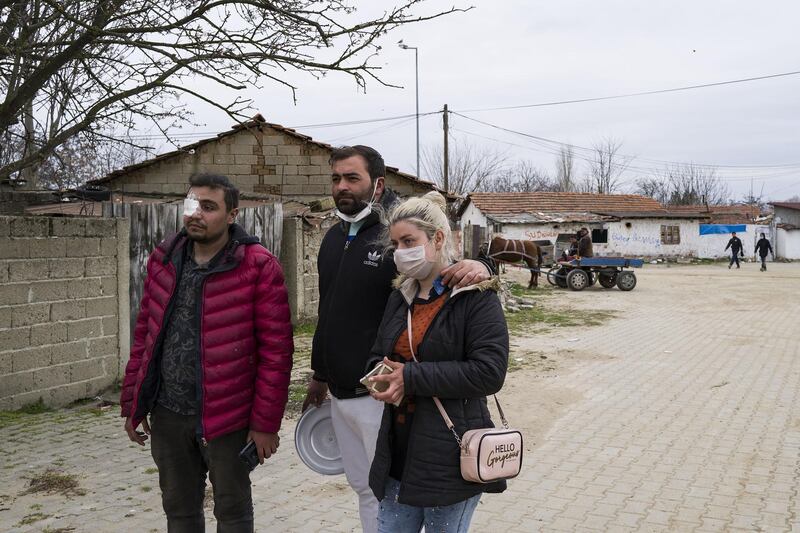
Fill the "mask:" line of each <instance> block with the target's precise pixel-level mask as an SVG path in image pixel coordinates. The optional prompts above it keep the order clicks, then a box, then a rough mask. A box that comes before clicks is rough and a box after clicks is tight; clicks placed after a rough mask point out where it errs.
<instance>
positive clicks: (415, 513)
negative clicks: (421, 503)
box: [378, 478, 481, 533]
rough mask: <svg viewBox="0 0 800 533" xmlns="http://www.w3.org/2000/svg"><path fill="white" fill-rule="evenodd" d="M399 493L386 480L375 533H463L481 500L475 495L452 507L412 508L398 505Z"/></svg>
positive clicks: (396, 483) (392, 481)
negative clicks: (420, 532)
mask: <svg viewBox="0 0 800 533" xmlns="http://www.w3.org/2000/svg"><path fill="white" fill-rule="evenodd" d="M399 491H400V482H399V481H397V480H396V479H393V478H388V479H387V481H386V494H385V495H384V498H383V500H381V505H380V508H379V509H378V533H419V530H420V529H421V528H422V526H425V532H426V533H466V532H467V531H469V523H470V521H471V520H472V513H474V512H475V508H476V507H477V506H478V500H480V499H481V495H480V494H476V495H475V496H473V497H472V498H469V499H466V500H464V501H462V502H458V503H454V504H453V505H444V506H441V507H416V506H414V505H406V504H404V503H399V502H398V501H397V494H398V492H399Z"/></svg>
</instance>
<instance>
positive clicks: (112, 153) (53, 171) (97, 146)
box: [36, 136, 151, 190]
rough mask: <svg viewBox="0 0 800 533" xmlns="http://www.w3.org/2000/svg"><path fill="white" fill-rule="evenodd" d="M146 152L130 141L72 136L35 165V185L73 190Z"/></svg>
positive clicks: (141, 158)
mask: <svg viewBox="0 0 800 533" xmlns="http://www.w3.org/2000/svg"><path fill="white" fill-rule="evenodd" d="M150 155H151V154H149V153H148V152H146V151H144V150H142V149H140V148H137V147H136V146H135V145H133V144H130V143H124V142H117V141H108V140H100V141H94V140H92V139H87V138H84V137H81V136H76V137H72V138H71V139H68V140H67V142H65V143H64V144H62V145H60V146H58V147H57V148H56V149H55V150H54V151H53V153H52V154H51V155H50V156H49V157H47V158H46V159H45V160H44V161H43V162H42V163H41V164H40V165H38V166H37V169H36V177H37V181H38V186H39V187H42V188H45V189H58V190H64V189H74V188H76V187H78V186H80V185H83V184H84V183H86V182H87V181H89V180H91V179H97V178H100V177H103V176H105V175H107V174H109V173H111V172H112V171H114V170H117V169H119V168H122V167H124V166H127V165H132V164H134V163H138V162H140V161H142V160H144V159H146V158H147V157H149V156H150Z"/></svg>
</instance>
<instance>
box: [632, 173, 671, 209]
mask: <svg viewBox="0 0 800 533" xmlns="http://www.w3.org/2000/svg"><path fill="white" fill-rule="evenodd" d="M634 193H636V194H641V195H642V196H649V197H650V198H652V199H654V200H657V201H658V202H659V203H660V204H662V205H666V204H668V203H669V199H670V184H669V180H665V179H663V178H661V177H656V176H651V177H647V178H640V179H638V180H636V188H635V190H634Z"/></svg>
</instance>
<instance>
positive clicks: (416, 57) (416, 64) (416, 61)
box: [397, 39, 421, 178]
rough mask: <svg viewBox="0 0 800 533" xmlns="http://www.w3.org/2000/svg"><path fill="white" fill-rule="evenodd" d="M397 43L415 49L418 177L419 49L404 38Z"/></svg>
mask: <svg viewBox="0 0 800 533" xmlns="http://www.w3.org/2000/svg"><path fill="white" fill-rule="evenodd" d="M397 45H398V46H399V47H400V48H402V49H403V50H414V84H415V85H416V91H415V92H416V100H417V105H416V113H415V114H416V117H417V177H418V178H419V177H421V176H420V175H419V49H418V48H417V47H416V46H409V45H407V44H405V43H404V42H403V39H400V41H398V43H397Z"/></svg>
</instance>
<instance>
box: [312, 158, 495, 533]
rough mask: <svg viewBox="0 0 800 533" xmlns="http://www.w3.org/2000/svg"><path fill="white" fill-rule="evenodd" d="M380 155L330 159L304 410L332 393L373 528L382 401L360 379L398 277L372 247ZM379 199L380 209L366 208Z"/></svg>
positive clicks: (483, 268)
mask: <svg viewBox="0 0 800 533" xmlns="http://www.w3.org/2000/svg"><path fill="white" fill-rule="evenodd" d="M385 173H386V168H385V165H384V162H383V158H382V157H381V155H380V154H379V153H378V152H377V151H375V150H374V149H372V148H370V147H368V146H351V147H343V148H338V149H336V150H334V151H333V152H332V154H331V181H332V191H331V192H332V195H333V199H334V201H335V202H336V214H337V216H339V218H340V219H341V220H342V221H341V223H339V224H337V225H335V226H333V227H332V228H330V229H329V230H328V232H327V233H326V234H325V237H324V238H323V240H322V245H321V246H320V250H319V255H318V258H317V269H318V271H319V294H320V299H319V313H318V314H319V318H318V320H317V328H316V330H315V332H314V341H313V344H312V351H311V368H312V370H313V371H314V375H313V377H312V379H311V381H310V382H309V385H308V393H307V395H306V399H305V401H304V402H303V410H305V409H306V408H307V407H308V406H309V405H311V404H314V405H319V404H320V403H322V401H323V400H325V398H326V396H327V392H328V390H330V393H331V396H332V398H331V416H332V421H333V428H334V432H335V433H336V440H337V442H338V444H339V449H340V451H341V453H342V464H343V466H344V470H345V475H346V476H347V481H348V482H349V483H350V486H351V487H352V488H353V490H354V491H355V492H356V493H357V494H358V499H359V514H360V516H361V526H362V528H363V530H364V531H365V532H374V531H377V526H378V524H377V516H378V500H377V499H375V496H374V495H373V493H372V491H371V489H370V488H369V469H370V465H371V463H372V459H373V457H374V455H375V443H376V441H377V437H378V430H379V429H380V423H381V416H382V413H383V404H382V403H381V402H378V401H376V400H374V399H373V398H371V397H370V396H369V394H368V392H367V389H366V388H364V387H363V386H362V385H361V383H360V382H359V380H360V379H361V378H362V377H363V376H364V374H366V372H367V361H368V359H369V356H370V350H371V348H372V345H373V343H374V342H375V336H376V335H377V332H378V326H379V325H380V322H381V318H382V317H383V311H384V308H385V307H386V302H387V301H388V300H389V295H390V294H391V292H392V281H393V279H394V277H395V276H396V275H397V270H396V269H395V264H394V261H393V260H392V257H391V255H389V256H388V257H386V256H385V255H384V253H383V252H384V251H383V249H382V248H381V245H380V244H379V241H380V236H381V233H382V232H383V231H384V230H385V226H384V225H383V224H382V223H381V218H380V216H379V213H378V212H377V211H378V210H380V209H384V210H388V209H389V208H390V207H391V204H392V203H393V202H394V200H395V199H396V196H395V194H394V193H393V192H392V191H391V190H389V189H387V188H386V185H385V183H384V179H385V178H384V175H385ZM376 202H379V204H380V206H381V207H380V208H376V209H374V208H373V205H374V204H375V203H376ZM489 268H491V266H490V262H488V261H487V263H486V264H484V263H482V262H479V261H470V260H464V261H461V262H459V263H456V264H455V265H453V266H451V267H450V268H449V269H448V270H447V275H446V276H445V277H444V278H443V280H444V282H445V283H447V284H449V285H451V286H458V287H461V286H464V285H470V284H473V283H478V282H481V281H484V280H487V279H489V277H490V271H489Z"/></svg>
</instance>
